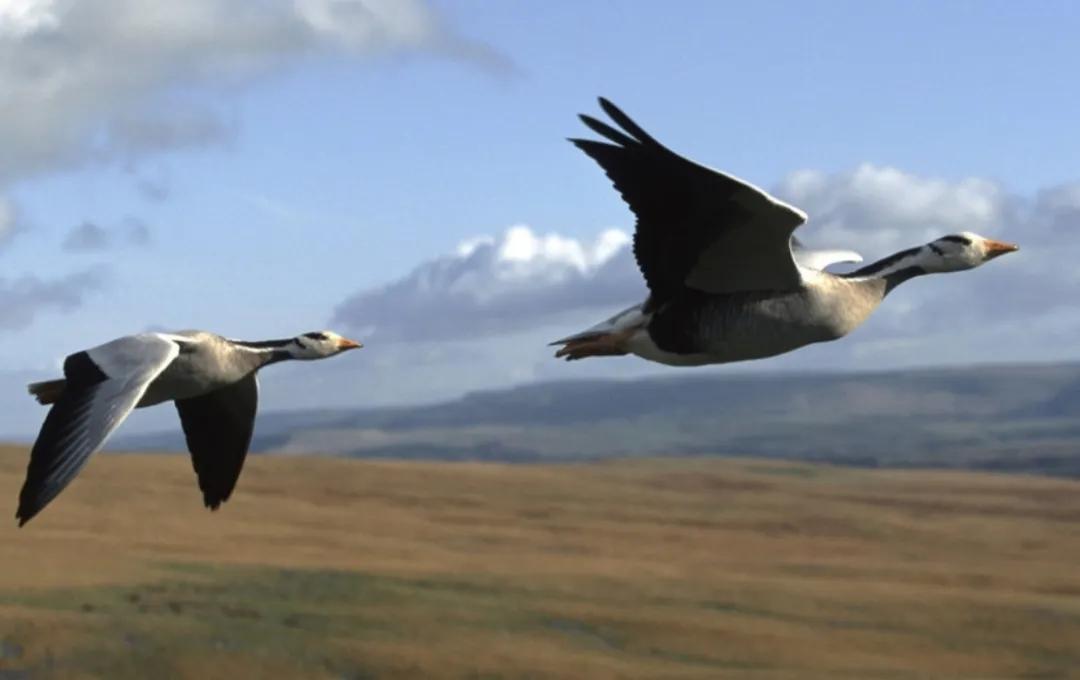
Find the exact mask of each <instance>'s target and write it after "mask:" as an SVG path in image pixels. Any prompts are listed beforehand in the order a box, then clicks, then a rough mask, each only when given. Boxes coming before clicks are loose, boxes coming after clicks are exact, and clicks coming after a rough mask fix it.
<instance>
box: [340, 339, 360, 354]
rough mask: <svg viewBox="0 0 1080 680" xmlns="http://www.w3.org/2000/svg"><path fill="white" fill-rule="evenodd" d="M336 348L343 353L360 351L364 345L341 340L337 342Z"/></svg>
mask: <svg viewBox="0 0 1080 680" xmlns="http://www.w3.org/2000/svg"><path fill="white" fill-rule="evenodd" d="M337 346H338V349H340V350H341V351H342V352H344V351H345V350H347V349H360V348H361V347H363V346H364V345H363V343H360V342H357V341H355V340H350V339H348V338H342V339H341V340H338V345H337Z"/></svg>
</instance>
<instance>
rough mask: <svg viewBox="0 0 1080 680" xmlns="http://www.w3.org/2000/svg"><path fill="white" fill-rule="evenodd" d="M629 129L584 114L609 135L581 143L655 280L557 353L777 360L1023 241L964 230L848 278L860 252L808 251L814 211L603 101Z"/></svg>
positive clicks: (694, 360)
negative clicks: (698, 157)
mask: <svg viewBox="0 0 1080 680" xmlns="http://www.w3.org/2000/svg"><path fill="white" fill-rule="evenodd" d="M600 106H601V107H602V108H603V109H604V111H605V112H607V114H608V115H609V116H610V117H611V119H612V120H613V121H614V122H615V123H616V124H618V125H619V127H621V128H622V130H621V131H620V130H616V129H615V128H613V127H611V126H610V125H608V124H606V123H603V122H601V121H599V120H596V119H595V118H592V117H590V116H585V115H583V116H581V120H582V121H584V123H585V124H586V125H587V126H589V128H591V129H592V130H593V131H595V132H596V133H598V134H599V135H601V136H603V137H605V138H606V139H607V140H609V142H610V143H609V142H598V141H592V140H587V139H571V140H570V141H571V142H573V143H574V144H575V145H576V146H577V147H578V148H580V149H581V150H582V151H584V152H585V153H586V154H588V155H589V156H590V157H592V158H593V160H595V161H596V162H597V163H599V164H600V166H601V167H602V168H603V169H604V171H605V172H606V173H607V175H608V177H609V178H610V179H611V181H612V182H613V183H614V185H615V188H616V189H618V191H619V193H621V194H622V197H623V200H625V201H626V203H627V204H628V205H629V206H630V209H631V210H632V211H633V212H634V214H635V215H636V217H637V224H636V227H635V232H634V256H635V258H636V259H637V263H638V267H639V268H640V269H641V272H642V274H643V275H644V277H645V282H646V284H647V285H648V287H649V297H648V299H647V300H646V301H645V302H643V303H642V304H639V305H635V306H633V307H630V308H629V309H626V310H624V311H622V312H620V313H619V314H616V315H615V316H613V317H612V318H610V319H608V320H607V321H604V322H603V323H600V324H598V325H596V326H593V327H592V328H589V329H588V330H586V331H583V332H581V333H577V334H575V335H571V336H569V337H567V338H563V339H562V340H557V341H556V342H554V343H552V344H553V345H562V347H560V348H559V350H558V351H557V352H556V354H555V356H556V357H565V358H566V359H567V360H568V361H569V360H573V359H582V358H584V357H590V356H615V355H624V354H635V355H637V356H639V357H642V358H644V359H649V360H651V361H657V362H660V363H664V364H670V365H673V366H700V365H703V364H715V363H727V362H732V361H743V360H747V359H760V358H763V357H770V356H775V355H777V354H782V353H784V352H790V351H791V350H793V349H797V348H799V347H803V346H804V345H808V344H810V343H814V342H823V341H826V340H835V339H837V338H839V337H842V336H844V335H846V334H848V333H850V332H851V331H852V330H854V329H855V328H856V327H857V326H859V325H860V324H861V323H862V322H863V321H865V320H866V319H867V318H868V317H869V316H870V314H871V313H872V312H873V311H874V310H875V309H876V308H877V306H878V305H879V304H880V303H881V301H882V300H883V299H884V297H885V296H886V295H887V294H888V293H889V292H890V291H891V290H892V289H893V288H895V287H896V286H897V285H899V284H900V283H903V282H904V281H907V280H908V279H910V278H912V277H915V276H919V275H922V274H932V273H938V272H953V271H960V270H964V269H972V268H974V267H978V266H979V265H981V264H983V263H984V262H987V261H988V260H991V259H993V258H995V257H997V256H999V255H1002V254H1004V253H1009V252H1012V251H1014V250H1017V247H1016V246H1015V245H1012V244H1009V243H1002V242H1000V241H995V240H992V239H988V238H984V237H982V236H978V235H977V234H972V233H968V232H965V233H963V234H956V235H952V236H943V237H942V238H939V239H937V240H936V241H933V242H931V243H927V244H926V245H923V246H919V247H917V248H911V249H909V250H904V251H901V252H899V253H896V254H894V255H890V256H889V257H887V258H885V259H883V260H880V261H878V262H875V263H873V264H870V265H867V266H865V267H862V268H861V269H859V270H857V271H854V272H852V273H849V274H842V275H835V274H831V273H828V272H825V271H823V270H824V268H825V267H826V266H828V265H829V264H832V263H834V262H840V261H859V260H861V258H860V257H859V256H858V255H857V254H855V253H852V252H850V251H805V250H804V249H803V248H802V247H801V245H800V244H798V242H796V241H795V239H794V237H793V236H792V233H793V232H794V231H795V229H796V228H797V227H799V226H800V225H802V224H803V223H804V222H805V221H806V213H804V212H803V211H801V210H799V209H798V208H796V207H794V206H791V205H788V204H787V203H784V202H783V201H781V200H779V199H777V198H774V197H773V196H770V195H769V194H768V193H767V192H765V191H763V190H761V189H759V188H757V187H755V186H754V185H752V184H749V183H748V182H744V181H742V180H740V179H737V178H735V177H732V176H730V175H726V174H724V173H722V172H718V171H716V170H712V169H709V168H706V167H704V166H702V165H698V164H697V163H694V162H693V161H690V160H688V159H686V158H683V157H682V156H679V155H677V154H675V153H674V152H672V151H670V150H669V149H667V148H665V147H664V146H662V145H661V144H660V143H659V142H657V141H656V140H655V139H653V138H652V137H651V136H649V134H648V133H646V132H645V131H644V130H642V129H641V127H640V126H638V125H637V124H636V123H635V122H634V121H632V120H631V119H630V118H629V116H627V115H626V114H625V113H623V112H622V111H620V110H619V109H618V108H616V107H615V106H614V105H613V104H611V103H610V102H608V101H607V100H605V99H600Z"/></svg>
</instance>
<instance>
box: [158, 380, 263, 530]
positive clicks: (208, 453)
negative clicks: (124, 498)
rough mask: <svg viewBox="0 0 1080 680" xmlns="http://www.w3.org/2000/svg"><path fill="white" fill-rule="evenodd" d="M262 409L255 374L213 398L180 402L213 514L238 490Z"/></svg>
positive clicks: (213, 394)
mask: <svg viewBox="0 0 1080 680" xmlns="http://www.w3.org/2000/svg"><path fill="white" fill-rule="evenodd" d="M258 405H259V382H258V380H257V379H256V377H255V374H254V373H251V374H249V375H248V376H247V377H246V378H244V379H243V380H240V381H239V382H236V383H233V384H232V385H229V386H228V387H222V388H221V389H219V390H216V391H214V392H211V393H210V394H206V395H203V396H201V397H195V398H192V399H177V400H176V410H177V411H179V413H180V424H181V425H182V426H183V428H184V436H185V437H186V438H187V445H188V450H189V451H191V462H192V464H193V465H194V466H195V474H196V475H197V476H198V478H199V489H200V490H201V491H202V493H203V502H204V503H206V507H208V508H210V509H211V510H217V509H218V506H220V505H221V504H222V503H224V502H225V501H227V500H229V496H230V495H231V494H232V491H233V488H235V487H236V480H237V479H238V478H239V477H240V469H241V468H242V467H243V466H244V458H245V457H246V456H247V451H248V447H249V446H250V445H251V435H252V433H253V432H254V430H255V411H256V409H257V408H258Z"/></svg>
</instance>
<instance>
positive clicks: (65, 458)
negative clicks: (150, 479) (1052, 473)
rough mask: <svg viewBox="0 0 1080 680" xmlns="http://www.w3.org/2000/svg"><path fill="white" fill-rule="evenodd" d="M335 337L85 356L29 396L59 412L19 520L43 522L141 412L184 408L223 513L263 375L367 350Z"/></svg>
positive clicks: (189, 343) (202, 480)
mask: <svg viewBox="0 0 1080 680" xmlns="http://www.w3.org/2000/svg"><path fill="white" fill-rule="evenodd" d="M361 346H362V345H361V344H360V343H358V342H355V341H353V340H349V339H347V338H343V337H341V336H340V335H338V334H336V333H331V332H330V331H320V332H314V333H304V334H303V335H298V336H296V337H295V338H289V339H285V340H262V341H259V342H246V341H243V340H230V339H228V338H223V337H221V336H220V335H214V334H213V333H207V332H205V331H179V332H176V333H140V334H138V335H129V336H126V337H122V338H117V339H116V340H113V341H111V342H107V343H105V344H104V345H99V346H97V347H94V348H92V349H88V350H84V351H82V352H76V353H75V354H72V355H71V356H69V357H67V359H65V360H64V378H63V379H62V380H49V381H46V382H40V383H34V384H32V385H30V386H29V391H30V393H31V394H32V395H34V396H35V397H36V398H37V400H38V401H39V402H40V403H42V404H53V407H52V408H51V409H50V410H49V414H48V415H47V416H46V417H45V422H44V424H43V425H42V426H41V432H40V433H39V434H38V438H37V441H36V442H34V448H33V450H32V451H31V453H30V465H29V467H28V468H27V471H26V482H25V483H24V484H23V487H22V491H21V492H20V493H19V509H18V511H17V512H16V513H15V517H16V518H17V519H18V520H19V526H22V525H23V524H26V522H28V521H30V519H31V518H32V517H33V516H34V515H36V514H38V513H39V512H41V510H42V509H43V508H44V507H45V506H46V505H48V504H49V502H50V501H52V499H54V498H56V496H57V495H58V494H59V493H60V492H61V491H62V490H63V489H64V487H65V486H67V485H68V483H69V482H70V481H71V480H72V479H74V478H75V475H77V474H78V473H79V470H81V469H82V467H83V465H85V464H86V461H87V459H88V458H89V457H90V455H91V454H92V453H94V452H95V451H97V450H98V449H99V448H101V446H102V445H104V443H105V441H106V440H107V439H108V438H109V435H110V434H112V432H113V430H115V429H116V428H117V427H118V426H119V425H120V423H122V422H123V421H124V419H125V418H127V416H128V414H129V413H131V410H132V409H134V408H142V407H144V406H153V405H154V404H160V403H161V402H163V401H175V402H176V410H177V411H179V413H180V424H181V426H182V427H183V429H184V435H185V437H186V439H187V445H188V449H189V450H190V451H191V457H192V462H193V463H194V467H195V474H196V475H197V476H198V479H199V488H200V489H201V490H202V493H203V501H204V502H205V503H206V506H207V507H208V508H210V509H213V510H216V509H217V508H218V506H220V505H221V503H223V502H224V501H226V500H228V498H229V495H230V494H231V493H232V491H233V487H235V486H236V480H237V478H238V477H239V476H240V468H241V467H242V466H243V464H244V457H245V456H246V455H247V450H248V446H249V445H250V444H251V435H252V432H253V431H254V427H255V410H256V408H257V405H258V395H259V384H258V380H257V378H256V377H255V373H256V371H258V370H259V369H260V368H262V367H263V366H266V365H268V364H272V363H276V362H279V361H285V360H289V359H325V358H327V357H332V356H334V355H336V354H340V353H341V352H344V351H346V350H350V349H354V348H357V347H361Z"/></svg>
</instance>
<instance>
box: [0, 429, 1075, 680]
mask: <svg viewBox="0 0 1080 680" xmlns="http://www.w3.org/2000/svg"><path fill="white" fill-rule="evenodd" d="M25 456H26V452H25V450H23V449H16V448H8V449H3V448H0V489H2V490H3V491H4V493H6V494H7V495H8V499H9V501H10V502H12V503H14V495H15V493H16V492H17V490H18V486H19V484H20V483H21V480H22V473H23V469H24V466H25ZM1078 522H1080V482H1075V481H1068V480H1053V479H1046V478H1029V477H1025V476H1022V475H1009V476H1002V475H990V474H979V473H958V472H909V471H870V470H857V469H851V468H835V467H829V466H817V465H808V464H801V463H799V464H795V463H777V462H767V461H748V460H715V459H702V458H697V459H675V458H672V459H663V460H656V459H652V460H645V459H642V460H636V461H633V460H630V461H618V462H615V461H611V462H600V463H592V464H586V465H561V466H544V465H516V466H508V465H501V464H486V463H485V464H475V463H473V464H456V465H447V464H441V463H419V462H396V461H395V462H365V461H349V460H333V459H324V458H318V457H307V458H300V457H271V458H268V457H262V458H256V459H254V460H252V461H250V465H249V466H248V469H247V470H245V474H244V476H243V477H242V479H241V481H240V486H239V489H238V491H237V494H236V495H235V496H234V498H233V499H232V500H231V501H230V502H229V503H227V504H226V506H225V507H223V509H222V510H221V511H219V512H217V513H210V512H207V511H205V510H204V509H203V508H202V507H201V504H200V502H199V496H198V492H197V490H196V488H195V485H194V480H193V474H192V472H191V469H190V464H189V461H188V460H187V459H186V457H181V456H160V455H159V456H143V455H132V456H101V457H98V458H96V459H95V460H93V461H91V463H90V465H89V466H88V467H87V469H86V471H85V472H84V474H83V475H82V476H81V477H80V478H79V479H78V480H77V481H76V482H75V483H74V484H73V485H72V487H71V488H70V489H68V490H67V491H66V492H65V493H64V494H63V495H62V496H61V497H60V498H59V499H58V500H57V501H56V503H55V504H54V505H53V506H51V507H50V508H48V510H46V511H45V512H44V513H43V514H42V515H41V516H40V517H38V518H36V519H35V520H34V521H33V522H31V523H30V524H29V525H27V526H26V527H25V528H23V529H21V530H20V529H16V528H15V526H14V521H12V522H10V523H8V524H7V525H6V527H5V528H3V529H0V676H2V677H6V678H16V677H20V678H26V677H29V678H34V679H39V678H70V677H108V678H145V677H189V678H230V677H260V676H261V677H310V678H411V677H431V678H505V679H510V678H532V679H546V678H581V677H589V678H598V679H605V678H684V679H691V678H701V679H706V678H708V679H713V678H720V677H723V678H736V679H738V678H752V679H759V678H768V679H779V678H785V679H787V678H807V679H814V678H860V679H873V678H891V679H896V678H901V679H902V678H925V677H935V678H939V677H947V678H980V679H986V678H1017V677H1032V678H1035V677H1038V678H1066V677H1074V676H1072V675H1071V674H1072V673H1073V672H1074V671H1075V669H1076V668H1078V667H1080V571H1078V570H1077V569H1076V565H1077V564H1078V563H1080V534H1078V533H1077V531H1076V526H1077V525H1078Z"/></svg>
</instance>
